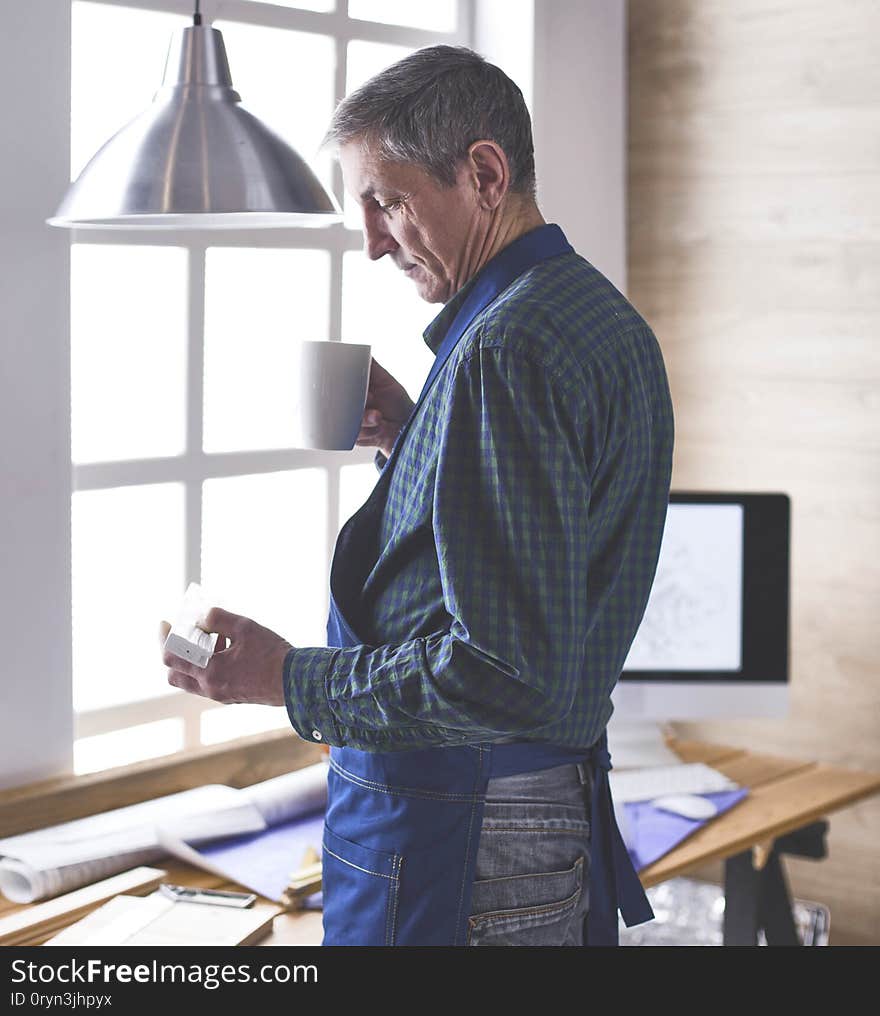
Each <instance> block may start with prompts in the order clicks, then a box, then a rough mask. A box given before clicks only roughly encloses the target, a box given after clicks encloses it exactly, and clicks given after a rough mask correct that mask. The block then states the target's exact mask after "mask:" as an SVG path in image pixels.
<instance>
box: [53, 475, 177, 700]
mask: <svg viewBox="0 0 880 1016" xmlns="http://www.w3.org/2000/svg"><path fill="white" fill-rule="evenodd" d="M72 513H73V518H72V526H73V704H74V708H75V709H76V710H77V711H80V712H82V711H83V710H86V709H98V708H101V707H103V706H110V705H118V704H120V703H122V702H133V701H137V700H139V699H146V698H153V697H155V696H157V695H167V694H169V692H170V691H172V689H170V688H169V686H168V682H167V676H166V672H165V667H164V666H163V665H162V656H161V651H160V646H159V622H160V621H161V620H163V619H165V620H169V621H173V620H174V618H173V617H169V613H173V612H174V611H175V610H176V608H177V606H178V604H179V603H180V598H181V597H182V595H183V590H184V588H185V584H186V583H185V581H184V551H183V533H184V496H183V486H182V485H181V484H177V483H158V484H149V485H145V486H140V487H119V488H116V489H112V490H82V491H76V492H75V493H74V495H73V498H72Z"/></svg>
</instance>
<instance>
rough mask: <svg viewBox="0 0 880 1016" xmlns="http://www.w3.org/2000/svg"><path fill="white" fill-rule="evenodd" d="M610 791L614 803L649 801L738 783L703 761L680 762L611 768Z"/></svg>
mask: <svg viewBox="0 0 880 1016" xmlns="http://www.w3.org/2000/svg"><path fill="white" fill-rule="evenodd" d="M609 779H610V781H611V794H612V797H613V798H614V803H615V804H625V803H626V802H628V801H652V800H654V798H655V797H666V796H667V795H670V794H713V793H716V792H717V791H719V790H736V788H737V786H738V784H736V783H734V782H733V780H731V779H728V778H727V777H726V776H725V775H724V773H719V772H718V770H717V769H712V768H711V767H710V766H707V765H705V764H704V763H703V762H682V763H681V764H680V765H674V766H652V767H651V768H650V769H628V770H626V771H625V772H619V773H618V772H613V771H612V772H611V773H610V774H609Z"/></svg>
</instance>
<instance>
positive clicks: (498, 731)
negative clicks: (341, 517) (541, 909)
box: [283, 227, 673, 751]
mask: <svg viewBox="0 0 880 1016" xmlns="http://www.w3.org/2000/svg"><path fill="white" fill-rule="evenodd" d="M542 228H543V229H549V228H551V227H542ZM490 264H491V262H490ZM473 282H474V280H471V282H469V283H468V284H467V285H466V286H465V287H463V288H462V289H461V290H460V291H459V292H458V293H457V294H456V295H455V296H454V297H453V298H452V299H451V300H450V301H449V303H448V304H446V306H445V307H444V308H443V310H442V311H441V312H440V314H439V315H438V316H437V317H436V318H435V320H434V321H433V322H432V323H431V324H430V325H429V327H428V329H427V330H426V332H425V341H426V342H427V344H428V345H429V347H430V348H431V349H432V350H433V351H434V352H435V353H436V351H437V349H438V348H439V346H440V343H441V342H442V340H443V338H444V335H445V334H446V331H447V330H448V329H449V327H450V325H451V323H452V321H453V319H454V317H455V315H456V312H457V311H458V309H459V307H460V306H461V303H462V301H463V300H464V298H465V297H466V295H467V293H468V292H469V290H470V288H471V286H472V285H473ZM672 446H673V414H672V402H671V399H670V395H669V386H668V383H667V378H666V370H665V368H664V364H663V357H662V355H661V352H660V348H659V345H658V343H657V340H656V339H655V337H654V335H653V333H652V332H651V329H650V328H649V327H648V325H647V324H646V323H645V321H644V320H643V319H642V318H641V317H640V316H639V314H638V313H637V312H636V310H635V309H634V308H633V307H632V306H631V304H630V303H629V302H628V301H627V300H626V299H625V298H624V297H623V296H622V295H621V293H619V292H618V291H617V289H615V288H614V286H613V285H612V284H611V283H610V282H609V281H608V280H607V279H606V278H605V277H604V276H603V275H602V274H601V273H599V272H598V271H597V270H596V269H595V268H593V267H592V266H591V265H590V264H589V263H588V262H587V261H585V260H584V259H583V258H582V257H580V256H579V255H578V254H575V253H573V252H572V253H569V254H562V255H560V256H557V257H554V258H551V259H550V260H547V261H543V262H541V263H539V264H537V265H536V266H534V267H532V268H530V269H529V270H527V271H526V272H524V273H523V274H521V275H520V276H519V277H517V278H516V279H515V281H514V282H513V283H512V284H511V285H509V286H508V288H507V289H506V290H504V292H502V293H501V294H500V295H499V296H498V298H497V299H496V300H495V301H494V302H493V303H492V304H490V306H488V307H487V308H486V309H485V310H483V311H482V312H481V313H479V314H478V315H477V316H476V317H475V318H474V320H473V321H472V322H471V324H470V326H469V327H468V328H467V330H466V331H465V333H464V334H463V336H462V338H461V340H460V341H459V342H458V345H457V346H456V347H455V349H454V350H453V352H452V355H451V356H450V358H449V360H448V361H447V363H446V365H445V366H444V367H443V369H442V370H441V372H440V374H439V375H438V377H437V380H436V382H435V383H434V385H433V387H432V388H431V390H430V391H429V393H428V395H427V396H426V398H425V401H424V403H423V404H422V406H421V408H420V409H419V410H418V412H417V414H416V416H415V418H414V419H413V422H412V424H411V426H410V430H409V432H408V434H407V435H406V437H405V440H403V441H402V442H401V445H400V447H399V448H398V449H397V450H396V452H395V456H397V462H396V466H395V469H394V472H393V473H392V475H391V482H390V486H389V491H388V499H387V502H386V504H385V507H384V511H383V515H382V519H381V525H380V539H379V557H378V560H377V561H376V563H375V566H374V567H373V568H372V570H371V571H370V572H369V574H368V577H367V580H366V583H365V585H364V588H363V590H362V596H361V598H360V602H361V603H362V605H363V609H362V611H361V613H360V615H359V616H358V618H357V622H356V625H355V627H356V630H357V631H358V632H359V635H360V636H361V637H362V638H364V640H365V644H364V645H360V646H355V647H353V648H347V649H335V648H297V649H292V650H291V651H290V652H288V654H287V657H286V659H285V665H284V675H283V680H284V689H285V697H286V702H287V708H288V713H289V715H290V719H291V722H292V724H293V726H294V728H295V729H296V730H297V732H298V733H299V734H300V735H301V736H302V737H304V738H306V739H308V740H313V741H314V740H318V739H320V740H322V741H323V742H325V743H328V744H332V745H340V746H349V747H353V748H359V749H362V750H365V751H399V750H406V749H416V748H427V747H435V746H442V745H458V744H466V743H481V742H485V741H496V742H497V741H509V740H516V741H539V742H544V743H549V744H553V745H558V746H560V747H571V748H586V747H589V746H591V745H592V744H593V743H594V742H596V741H597V740H598V738H599V737H600V735H601V733H602V731H603V729H604V727H605V725H606V723H607V721H608V718H609V716H610V715H611V711H612V706H611V700H610V695H611V691H612V689H613V687H614V685H615V683H616V682H617V679H618V677H619V675H620V672H621V669H622V667H623V663H624V660H625V658H626V655H627V652H628V651H629V647H630V644H631V643H632V640H633V638H634V637H635V633H636V631H637V629H638V626H639V623H640V621H641V618H642V615H643V613H644V610H645V605H646V603H647V599H648V593H649V591H650V588H651V583H652V582H653V578H654V572H655V569H656V565H657V557H658V554H659V550H660V540H661V536H662V533H663V526H664V523H665V520H666V509H667V505H668V497H669V483H670V475H671V469H672ZM379 458H380V460H381V456H380V457H379ZM350 620H351V619H350Z"/></svg>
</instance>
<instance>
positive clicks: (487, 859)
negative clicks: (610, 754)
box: [468, 765, 592, 946]
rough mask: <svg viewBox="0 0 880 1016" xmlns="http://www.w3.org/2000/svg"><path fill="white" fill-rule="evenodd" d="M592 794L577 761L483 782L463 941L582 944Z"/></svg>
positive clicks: (589, 775)
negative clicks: (485, 784)
mask: <svg viewBox="0 0 880 1016" xmlns="http://www.w3.org/2000/svg"><path fill="white" fill-rule="evenodd" d="M591 793H592V773H591V771H590V768H589V767H584V766H580V765H564V766H557V767H555V768H553V769H541V770H538V771H537V772H533V773H523V774H521V775H518V776H504V777H500V778H497V779H493V780H490V781H489V786H488V788H487V792H486V808H485V812H484V815H483V825H482V829H481V833H480V843H479V848H478V851H477V867H476V879H475V882H474V892H473V899H472V903H471V916H470V920H469V922H468V945H531V946H536V945H583V923H584V919H585V917H586V915H587V911H588V909H589V899H590V894H589V873H590V822H589V815H590V800H591Z"/></svg>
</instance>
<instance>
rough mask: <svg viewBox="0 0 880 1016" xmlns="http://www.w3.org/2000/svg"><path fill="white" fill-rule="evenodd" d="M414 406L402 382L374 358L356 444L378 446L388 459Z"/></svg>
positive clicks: (363, 446) (362, 446)
mask: <svg viewBox="0 0 880 1016" xmlns="http://www.w3.org/2000/svg"><path fill="white" fill-rule="evenodd" d="M414 405H415V403H414V402H413V400H412V399H411V398H410V397H409V395H408V394H407V392H406V389H405V388H404V387H403V385H402V384H401V383H400V382H399V381H396V380H395V379H394V378H393V377H392V376H391V375H390V374H389V373H388V371H387V370H385V368H384V367H382V366H380V365H379V363H378V362H377V361H376V360H373V361H372V363H371V364H370V386H369V388H368V390H367V401H366V404H365V406H364V416H363V419H362V421H361V429H360V432H359V433H358V436H357V441H356V444H357V445H358V446H359V447H361V448H365V447H370V448H379V449H380V450H381V452H382V454H383V455H384V456H385V457H386V458H387V457H388V456H389V455H390V454H391V449H392V447H393V445H394V442H395V440H396V438H397V435H398V434H399V433H400V430H401V428H402V427H403V425H404V423H406V421H407V419H408V418H409V414H410V413H411V412H412V410H413V406H414Z"/></svg>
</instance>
